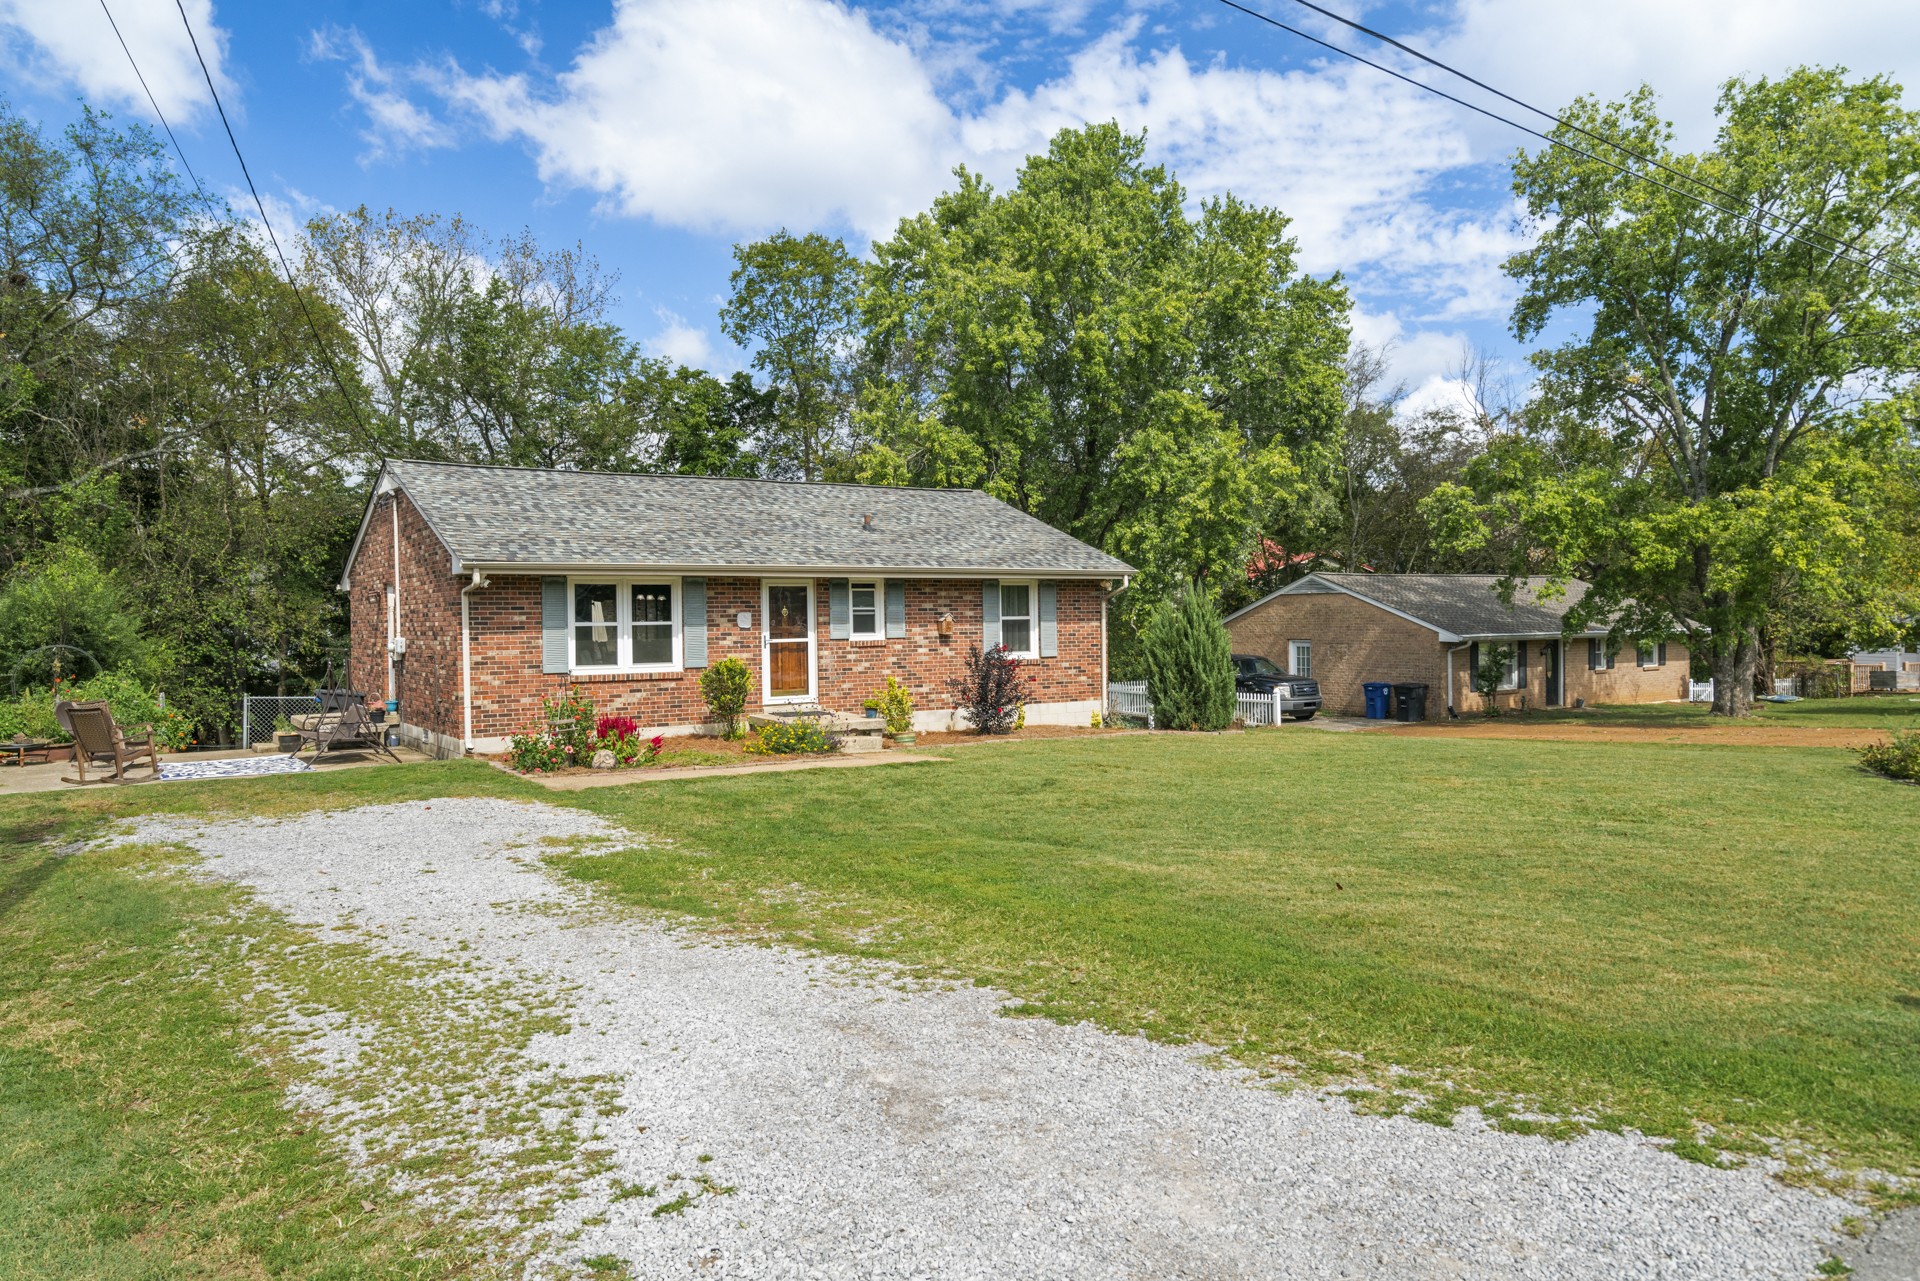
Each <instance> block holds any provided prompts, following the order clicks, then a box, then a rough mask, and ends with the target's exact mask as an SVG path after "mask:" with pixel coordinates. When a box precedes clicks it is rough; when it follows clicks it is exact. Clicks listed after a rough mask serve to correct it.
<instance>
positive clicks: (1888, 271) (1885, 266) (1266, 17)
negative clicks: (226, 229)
mask: <svg viewBox="0 0 1920 1281" xmlns="http://www.w3.org/2000/svg"><path fill="white" fill-rule="evenodd" d="M1295 2H1296V3H1298V4H1302V5H1304V6H1305V7H1306V8H1308V9H1311V10H1313V11H1314V12H1315V13H1319V14H1323V15H1325V16H1326V17H1328V18H1331V19H1333V20H1334V21H1335V22H1339V23H1342V24H1344V25H1346V26H1348V27H1351V28H1353V29H1354V30H1356V31H1360V32H1363V33H1364V34H1366V35H1369V36H1372V37H1373V38H1374V39H1377V40H1381V41H1384V42H1385V43H1387V44H1390V45H1392V46H1393V47H1394V48H1396V49H1400V50H1402V51H1404V52H1406V53H1408V54H1410V55H1412V56H1413V57H1416V58H1419V59H1420V60H1421V61H1423V62H1427V63H1429V64H1431V65H1433V66H1435V67H1438V68H1440V69H1441V70H1443V71H1446V72H1447V73H1448V74H1450V75H1454V76H1458V77H1459V78H1460V79H1462V80H1465V81H1466V82H1467V83H1469V84H1472V85H1475V86H1477V87H1479V88H1481V89H1485V90H1486V91H1487V92H1489V93H1491V94H1494V95H1496V96H1497V97H1500V98H1503V99H1505V100H1506V101H1508V102H1511V103H1513V104H1515V105H1516V106H1519V107H1521V108H1522V109H1524V110H1527V111H1531V112H1533V113H1534V114H1536V115H1539V116H1544V117H1545V118H1547V119H1549V120H1552V121H1555V122H1556V123H1558V124H1561V125H1564V126H1565V127H1566V128H1568V129H1570V130H1574V131H1576V132H1578V133H1580V134H1583V135H1584V136H1586V137H1589V138H1593V139H1595V140H1596V141H1597V142H1599V143H1600V144H1601V145H1603V146H1606V147H1610V148H1612V149H1613V150H1616V151H1618V152H1620V153H1621V154H1623V155H1626V156H1629V157H1632V158H1633V159H1636V160H1640V161H1643V162H1645V163H1648V164H1652V165H1655V166H1657V167H1659V168H1661V169H1663V170H1665V171H1667V172H1668V173H1672V174H1674V175H1675V176H1676V177H1678V178H1680V179H1681V180H1683V181H1686V182H1691V183H1694V184H1695V185H1697V186H1701V187H1705V188H1707V189H1708V190H1710V191H1714V192H1718V193H1719V194H1721V195H1722V196H1727V197H1728V198H1730V199H1732V200H1734V201H1736V202H1740V203H1742V205H1743V207H1742V208H1739V209H1730V208H1728V207H1727V206H1725V205H1722V204H1719V203H1717V202H1715V201H1712V200H1709V199H1707V198H1706V197H1705V196H1702V195H1700V194H1699V193H1698V192H1693V191H1683V190H1681V189H1680V188H1678V187H1676V186H1674V185H1673V184H1671V183H1668V182H1663V181H1661V180H1660V179H1659V178H1656V177H1654V176H1653V175H1652V174H1649V173H1643V172H1641V171H1640V170H1638V169H1632V168H1629V167H1628V166H1626V165H1623V164H1620V163H1618V162H1616V161H1613V160H1609V159H1607V158H1606V157H1605V156H1600V155H1595V154H1594V153H1593V152H1591V151H1588V150H1586V149H1584V148H1581V147H1576V146H1574V145H1573V144H1572V143H1570V142H1567V141H1566V140H1565V139H1562V138H1556V137H1554V136H1553V135H1552V134H1548V133H1543V132H1542V131H1540V130H1538V129H1535V128H1533V127H1532V126H1531V125H1526V124H1523V123H1521V122H1520V121H1518V120H1515V119H1513V118H1512V117H1510V116H1503V115H1501V114H1500V113H1499V112H1497V111H1494V110H1492V109H1490V108H1487V107H1483V106H1481V105H1480V104H1479V103H1476V102H1469V101H1467V100H1466V99H1465V98H1462V97H1459V96H1457V95H1455V94H1451V93H1448V92H1447V91H1446V90H1444V89H1440V88H1437V87H1435V86H1433V85H1430V84H1427V83H1426V82H1425V81H1422V80H1416V79H1414V78H1413V77H1412V76H1409V75H1406V74H1405V73H1403V72H1399V71H1396V70H1394V69H1393V68H1392V67H1389V66H1387V65H1386V64H1385V63H1380V62H1375V61H1373V60H1372V59H1371V58H1366V57H1363V56H1361V55H1360V54H1357V53H1355V52H1353V51H1352V50H1351V49H1343V48H1341V47H1340V46H1339V45H1337V44H1333V43H1331V42H1329V41H1326V40H1322V39H1321V38H1320V37H1318V36H1316V35H1313V34H1311V33H1309V32H1306V31H1302V30H1301V29H1300V28H1298V27H1295V26H1290V25H1288V24H1287V23H1284V22H1282V21H1280V20H1279V19H1278V18H1275V17H1273V16H1272V15H1270V14H1265V13H1262V12H1260V11H1259V10H1258V9H1250V8H1248V7H1247V6H1246V5H1243V4H1239V3H1236V0H1219V3H1220V4H1222V5H1224V6H1226V7H1227V8H1229V9H1232V10H1234V11H1235V12H1237V13H1242V14H1245V15H1246V16H1247V17H1249V18H1253V19H1255V20H1256V21H1259V22H1264V23H1266V24H1267V25H1268V26H1270V27H1276V28H1278V29H1279V30H1281V31H1285V32H1286V33H1288V34H1289V35H1293V36H1298V37H1299V38H1300V39H1302V40H1305V41H1307V42H1308V43H1309V44H1315V45H1318V46H1320V47H1321V48H1322V49H1326V50H1329V51H1331V52H1333V53H1337V54H1339V55H1340V56H1341V57H1343V58H1350V59H1352V60H1353V61H1354V62H1357V63H1360V64H1361V65H1362V66H1366V67H1372V68H1373V69H1374V70H1375V71H1378V72H1381V73H1382V74H1384V75H1389V76H1392V77H1393V78H1394V79H1395V80H1398V81H1401V82H1402V83H1404V84H1409V85H1412V86H1413V87H1414V88H1416V89H1422V90H1425V91H1426V92H1427V93H1430V94H1433V95H1435V96H1436V97H1440V98H1445V99H1446V100H1447V101H1448V102H1451V103H1454V104H1455V105H1457V106H1461V107H1465V108H1466V109H1467V110H1468V111H1472V112H1476V113H1478V114H1479V115H1482V116H1485V117H1486V118H1487V119H1489V120H1494V121H1498V122H1499V123H1500V124H1503V125H1506V126H1507V127H1508V128H1511V129H1518V130H1519V131H1520V132H1521V133H1524V134H1528V135H1530V136H1532V137H1535V138H1538V139H1540V140H1541V141H1542V142H1544V143H1546V144H1547V145H1548V146H1551V147H1558V148H1560V149H1561V150H1563V151H1570V152H1572V153H1573V154H1574V155H1576V156H1580V157H1582V158H1584V159H1587V160H1591V161H1593V162H1595V163H1596V164H1601V165H1605V166H1606V167H1607V168H1609V169H1611V170H1613V171H1614V172H1615V173H1618V174H1621V175H1623V176H1625V177H1628V178H1635V179H1638V180H1639V181H1641V182H1645V183H1650V184H1652V185H1653V186H1655V187H1658V188H1660V189H1661V190H1662V191H1666V192H1669V193H1671V194H1672V195H1676V196H1679V197H1680V198H1681V199H1683V200H1691V201H1693V202H1694V203H1696V204H1699V205H1703V206H1705V207H1706V208H1708V209H1712V210H1714V211H1715V212H1717V213H1723V214H1726V215H1727V216H1728V217H1731V218H1739V219H1742V220H1743V221H1746V222H1750V223H1752V224H1753V225H1754V226H1756V227H1759V228H1761V229H1762V230H1764V231H1769V232H1772V233H1773V234H1774V235H1777V236H1781V237H1784V238H1786V239H1788V240H1792V241H1794V242H1796V243H1798V244H1801V245H1805V246H1806V247H1807V248H1809V249H1816V250H1818V251H1820V252H1821V253H1824V254H1830V255H1832V256H1834V257H1836V258H1840V259H1843V260H1845V261H1847V262H1849V263H1852V264H1853V265H1855V266H1857V267H1861V268H1864V269H1865V270H1867V271H1869V272H1873V271H1878V272H1881V273H1883V274H1885V275H1889V276H1893V277H1895V278H1897V279H1899V280H1902V281H1903V282H1905V283H1907V284H1920V277H1915V276H1913V275H1911V274H1909V273H1908V272H1907V271H1906V270H1905V269H1904V268H1902V267H1898V266H1896V265H1895V264H1893V263H1890V262H1887V261H1884V260H1880V259H1875V258H1861V257H1859V256H1858V253H1857V251H1856V250H1855V248H1854V247H1853V246H1852V245H1849V244H1848V243H1847V242H1846V241H1843V240H1840V239H1838V238H1837V237H1834V236H1829V235H1827V233H1825V232H1815V233H1814V234H1815V235H1819V236H1825V237H1826V239H1827V240H1829V241H1831V242H1832V243H1830V244H1825V245H1823V244H1819V243H1816V242H1815V241H1813V240H1809V239H1808V238H1807V237H1806V236H1804V235H1801V234H1800V233H1799V232H1797V231H1794V230H1793V229H1792V228H1790V227H1780V226H1776V225H1774V224H1772V223H1770V222H1768V221H1767V220H1766V219H1765V218H1763V217H1761V216H1760V215H1759V214H1758V213H1757V212H1755V211H1754V210H1753V208H1752V207H1751V206H1747V205H1745V204H1744V202H1741V201H1740V197H1738V196H1732V195H1730V193H1727V192H1724V191H1721V189H1720V188H1718V187H1715V186H1714V185H1713V184H1711V183H1708V182H1705V181H1703V180H1701V179H1699V178H1695V177H1694V176H1692V175H1691V174H1687V173H1684V172H1683V171H1681V170H1678V169H1675V168H1673V167H1672V166H1669V165H1665V164H1662V163H1661V162H1659V161H1657V160H1649V159H1648V158H1647V157H1645V156H1641V155H1640V154H1639V153H1637V152H1634V151H1631V150H1629V149H1628V148H1626V147H1623V146H1621V145H1620V144H1619V143H1617V142H1614V141H1613V140H1612V139H1609V138H1606V137H1603V136H1601V135H1599V134H1596V133H1593V132H1592V131H1591V130H1587V129H1583V128H1581V127H1580V126H1578V125H1575V124H1572V123H1570V122H1568V121H1565V120H1562V119H1561V118H1560V117H1559V116H1556V115H1554V114H1553V113H1552V112H1550V111H1543V110H1541V109H1540V108H1538V107H1535V106H1531V105H1530V104H1528V103H1526V102H1523V101H1521V100H1520V99H1518V98H1515V97H1513V96H1512V95H1511V94H1507V93H1503V92H1501V91H1500V90H1498V89H1495V88H1493V87H1492V86H1491V85H1488V84H1485V83H1483V82H1482V81H1479V80H1476V79H1474V78H1473V77H1472V76H1469V75H1467V74H1466V73H1465V72H1462V71H1456V70H1454V68H1452V67H1450V66H1448V65H1447V64H1446V63H1443V62H1441V61H1439V60H1438V59H1436V58H1432V57H1429V56H1428V55H1426V54H1424V53H1421V52H1420V51H1419V50H1418V49H1414V48H1412V47H1410V46H1408V45H1405V44H1402V43H1401V42H1400V41H1398V40H1395V39H1394V38H1393V37H1391V36H1388V35H1384V34H1382V33H1381V32H1378V31H1375V30H1374V29H1373V28H1371V27H1367V26H1363V25H1361V24H1360V23H1357V22H1354V21H1351V20H1350V19H1347V18H1343V17H1341V16H1340V15H1339V14H1337V13H1334V12H1332V11H1330V10H1327V9H1323V8H1321V7H1320V6H1319V5H1317V4H1310V3H1308V2H1307V0H1295Z"/></svg>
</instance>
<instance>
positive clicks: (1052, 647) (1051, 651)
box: [1040, 579, 1060, 658]
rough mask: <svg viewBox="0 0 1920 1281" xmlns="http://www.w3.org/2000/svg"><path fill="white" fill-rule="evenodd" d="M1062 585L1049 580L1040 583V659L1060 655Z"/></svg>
mask: <svg viewBox="0 0 1920 1281" xmlns="http://www.w3.org/2000/svg"><path fill="white" fill-rule="evenodd" d="M1059 608H1060V584H1058V583H1056V582H1053V581H1051V580H1049V579H1042V580H1041V582H1040V657H1042V658H1057V657H1058V656H1059V654H1060V618H1059Z"/></svg>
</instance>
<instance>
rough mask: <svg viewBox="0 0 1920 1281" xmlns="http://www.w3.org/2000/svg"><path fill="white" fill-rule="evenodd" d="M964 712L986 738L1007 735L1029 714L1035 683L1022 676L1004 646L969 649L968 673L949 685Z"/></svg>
mask: <svg viewBox="0 0 1920 1281" xmlns="http://www.w3.org/2000/svg"><path fill="white" fill-rule="evenodd" d="M948 689H949V690H950V691H951V693H952V695H953V700H954V702H955V703H956V704H957V705H958V706H959V708H960V712H961V714H962V715H963V716H965V717H966V718H967V719H968V720H969V721H971V722H972V723H973V728H974V729H975V730H976V731H977V732H979V733H982V734H1006V733H1009V732H1011V731H1012V730H1013V728H1014V722H1015V720H1016V719H1018V718H1020V717H1022V716H1023V715H1024V711H1025V706H1024V705H1025V703H1026V701H1027V696H1028V694H1029V693H1030V692H1031V689H1032V682H1031V681H1029V680H1027V679H1026V678H1025V677H1023V676H1021V674H1020V662H1019V660H1018V659H1014V658H1009V657H1008V656H1007V650H1006V647H1005V646H1004V645H995V646H993V647H992V648H991V649H987V650H981V649H980V648H978V647H977V646H972V647H969V648H968V650H967V658H966V671H965V672H964V673H963V674H962V675H959V676H956V677H954V678H953V680H952V681H950V682H949V683H948Z"/></svg>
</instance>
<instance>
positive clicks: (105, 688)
mask: <svg viewBox="0 0 1920 1281" xmlns="http://www.w3.org/2000/svg"><path fill="white" fill-rule="evenodd" d="M62 700H69V701H72V702H75V703H91V702H105V703H106V705H107V709H108V710H109V711H111V712H112V713H113V719H114V721H115V722H116V723H117V724H119V725H120V726H121V727H122V728H124V729H128V730H135V729H138V728H139V727H140V726H143V725H151V726H153V732H154V737H155V739H156V740H157V741H158V742H159V744H160V746H162V747H164V748H167V749H168V750H171V751H178V750H179V749H180V748H182V747H185V746H186V745H187V744H188V743H189V742H190V741H191V740H192V734H193V726H192V725H191V724H190V723H189V722H188V721H187V718H186V717H184V716H182V715H181V714H180V713H179V712H176V711H173V710H172V709H171V708H162V707H161V706H160V698H159V695H157V694H156V693H155V692H154V691H153V690H151V689H149V688H148V687H147V686H146V685H144V684H142V683H141V682H140V681H139V680H138V679H136V678H134V677H132V676H129V675H127V674H126V673H124V672H104V673H102V674H101V675H99V676H96V677H94V678H93V679H92V680H88V681H72V680H66V679H59V678H57V679H55V680H54V681H53V683H52V684H51V685H49V686H47V687H46V688H45V689H29V690H26V691H24V692H23V693H21V694H19V695H17V696H16V697H13V698H10V699H6V700H4V701H0V738H12V737H13V736H14V735H15V734H24V735H26V736H27V737H28V738H39V739H46V740H49V741H51V742H56V743H64V742H66V741H67V733H66V731H65V730H63V729H61V728H60V722H59V721H58V720H56V719H55V717H54V714H53V705H54V704H55V703H56V702H60V701H62Z"/></svg>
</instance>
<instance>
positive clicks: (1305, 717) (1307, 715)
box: [1293, 712, 1318, 721]
mask: <svg viewBox="0 0 1920 1281" xmlns="http://www.w3.org/2000/svg"><path fill="white" fill-rule="evenodd" d="M1316 715H1318V713H1316V712H1295V713H1294V714H1293V719H1295V720H1296V721H1310V720H1312V719H1313V718H1314V717H1315V716H1316Z"/></svg>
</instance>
